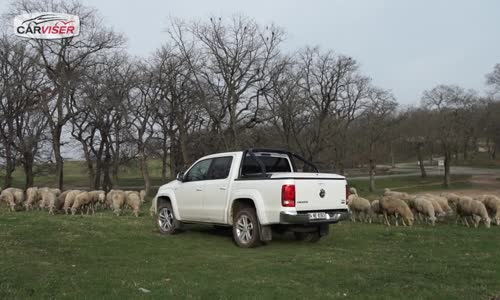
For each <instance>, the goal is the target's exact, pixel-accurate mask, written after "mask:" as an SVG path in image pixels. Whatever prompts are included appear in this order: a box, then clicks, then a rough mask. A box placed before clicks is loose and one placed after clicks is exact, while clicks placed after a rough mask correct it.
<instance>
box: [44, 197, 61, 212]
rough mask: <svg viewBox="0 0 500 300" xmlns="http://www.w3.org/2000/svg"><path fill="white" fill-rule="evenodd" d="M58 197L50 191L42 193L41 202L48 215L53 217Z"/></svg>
mask: <svg viewBox="0 0 500 300" xmlns="http://www.w3.org/2000/svg"><path fill="white" fill-rule="evenodd" d="M57 200H58V197H57V196H56V194H55V193H53V192H52V191H43V192H42V201H43V202H44V203H45V204H46V207H47V208H48V209H49V214H51V215H53V214H54V210H55V209H56V208H57V207H59V205H58V202H57Z"/></svg>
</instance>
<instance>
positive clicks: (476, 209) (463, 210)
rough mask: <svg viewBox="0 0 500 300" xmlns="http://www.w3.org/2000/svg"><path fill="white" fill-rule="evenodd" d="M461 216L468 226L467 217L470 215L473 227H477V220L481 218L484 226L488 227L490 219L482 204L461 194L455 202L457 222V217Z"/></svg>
mask: <svg viewBox="0 0 500 300" xmlns="http://www.w3.org/2000/svg"><path fill="white" fill-rule="evenodd" d="M459 217H462V218H463V222H464V224H465V225H466V226H467V227H469V223H468V222H467V217H472V221H473V222H474V227H478V225H479V221H480V220H482V221H483V222H484V224H485V225H486V228H490V222H491V219H490V217H489V216H488V212H487V210H486V207H485V206H484V204H483V203H482V202H480V201H477V200H474V199H472V198H470V197H467V196H462V197H460V198H459V199H458V203H457V222H458V218H459Z"/></svg>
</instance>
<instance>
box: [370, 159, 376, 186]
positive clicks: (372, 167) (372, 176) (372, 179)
mask: <svg viewBox="0 0 500 300" xmlns="http://www.w3.org/2000/svg"><path fill="white" fill-rule="evenodd" d="M369 168H370V171H369V172H370V186H369V190H370V192H374V191H375V161H374V160H373V159H370V161H369Z"/></svg>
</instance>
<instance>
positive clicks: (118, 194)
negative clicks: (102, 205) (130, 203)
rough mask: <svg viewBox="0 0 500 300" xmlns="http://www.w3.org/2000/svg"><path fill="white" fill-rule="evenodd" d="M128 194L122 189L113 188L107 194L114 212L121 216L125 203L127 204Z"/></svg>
mask: <svg viewBox="0 0 500 300" xmlns="http://www.w3.org/2000/svg"><path fill="white" fill-rule="evenodd" d="M125 200H126V195H125V192H124V191H122V190H111V191H109V192H108V194H107V195H106V202H107V203H108V204H109V205H110V207H112V208H113V212H114V213H115V214H116V215H117V216H119V215H120V213H121V211H122V208H123V205H124V204H125Z"/></svg>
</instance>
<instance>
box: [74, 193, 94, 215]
mask: <svg viewBox="0 0 500 300" xmlns="http://www.w3.org/2000/svg"><path fill="white" fill-rule="evenodd" d="M91 204H92V196H91V195H90V193H89V192H80V193H78V195H76V196H75V200H74V201H73V205H72V206H71V214H72V215H75V214H76V212H77V210H78V209H80V212H81V214H82V215H83V208H84V207H85V206H87V214H88V213H89V209H88V206H89V205H91Z"/></svg>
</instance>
